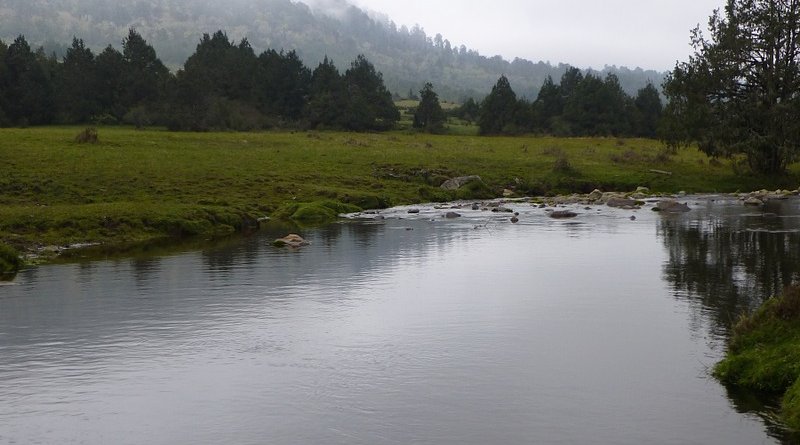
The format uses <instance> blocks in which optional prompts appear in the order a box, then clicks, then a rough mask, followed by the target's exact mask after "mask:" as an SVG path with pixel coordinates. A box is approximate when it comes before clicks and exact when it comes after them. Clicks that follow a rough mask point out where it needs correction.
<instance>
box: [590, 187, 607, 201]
mask: <svg viewBox="0 0 800 445" xmlns="http://www.w3.org/2000/svg"><path fill="white" fill-rule="evenodd" d="M587 198H588V199H589V200H590V201H599V200H601V199H603V192H601V191H600V190H598V189H594V190H592V193H589V195H588V196H587Z"/></svg>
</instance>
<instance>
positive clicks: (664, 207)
mask: <svg viewBox="0 0 800 445" xmlns="http://www.w3.org/2000/svg"><path fill="white" fill-rule="evenodd" d="M690 210H692V209H690V208H689V205H688V204H686V203H680V202H678V201H675V200H674V199H662V200H661V201H659V202H658V204H656V206H655V207H653V211H654V212H667V213H682V212H688V211H690Z"/></svg>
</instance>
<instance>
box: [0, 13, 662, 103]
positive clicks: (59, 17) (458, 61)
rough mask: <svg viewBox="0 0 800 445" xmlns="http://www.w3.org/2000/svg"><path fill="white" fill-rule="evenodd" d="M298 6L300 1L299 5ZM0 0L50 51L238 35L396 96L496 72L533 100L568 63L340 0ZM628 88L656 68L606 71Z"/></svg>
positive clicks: (483, 90)
mask: <svg viewBox="0 0 800 445" xmlns="http://www.w3.org/2000/svg"><path fill="white" fill-rule="evenodd" d="M307 3H308V4H307ZM307 3H301V2H292V1H290V0H227V1H225V2H220V1H217V0H131V1H128V2H116V1H110V0H5V1H4V2H3V5H0V39H2V40H4V41H5V42H7V43H8V42H9V41H11V40H13V39H14V38H15V37H17V36H18V35H20V34H21V35H24V36H25V37H26V38H27V40H28V41H29V42H31V44H32V45H35V46H39V45H42V46H44V48H45V51H46V52H47V53H48V54H50V53H53V52H55V53H56V54H57V55H59V56H60V55H61V54H63V51H64V50H65V48H66V47H67V46H68V45H69V44H70V43H71V41H72V38H73V36H74V37H78V38H81V39H84V40H85V41H86V44H87V45H88V46H89V47H91V48H93V49H94V50H96V51H97V50H101V49H102V48H103V47H105V46H107V45H108V44H112V45H114V46H115V47H117V48H119V46H120V43H121V41H122V39H123V37H125V36H126V35H127V33H128V29H129V28H135V29H136V30H137V31H138V32H139V33H140V34H141V35H142V36H143V37H144V38H145V39H147V40H148V42H149V43H151V44H152V45H153V47H155V49H156V51H157V52H158V56H159V57H160V58H161V59H162V60H163V61H164V62H165V63H166V64H167V65H168V66H170V67H172V68H173V69H177V68H180V67H182V66H183V63H184V62H185V61H186V58H187V57H188V56H189V55H190V54H192V53H193V52H194V50H195V48H196V46H197V43H198V42H199V40H200V38H201V36H202V34H203V33H213V32H214V31H216V30H224V31H225V32H226V33H227V35H228V36H229V37H230V38H231V39H236V40H239V39H242V38H247V39H248V41H249V42H250V44H251V45H252V46H253V48H255V49H256V50H257V51H261V50H265V49H269V48H272V49H277V50H280V49H285V50H292V49H295V50H297V53H298V54H299V56H300V57H301V59H302V60H303V61H304V62H305V64H306V65H308V66H310V67H315V66H316V65H317V64H318V63H319V62H321V61H322V60H323V58H324V57H325V56H326V55H327V56H328V57H329V58H330V59H332V60H333V62H334V63H335V64H336V66H337V67H338V68H339V69H340V70H343V69H345V68H347V65H348V64H349V63H350V61H351V60H353V59H354V58H355V57H356V56H357V55H358V54H364V55H365V56H366V57H367V58H368V59H369V60H370V61H372V62H373V63H374V65H375V67H376V68H377V69H378V70H379V71H381V72H383V75H384V79H385V82H386V86H387V87H388V88H389V90H391V91H392V92H394V93H395V94H399V95H401V96H405V95H407V94H408V92H409V91H413V92H417V91H419V89H420V88H422V86H423V84H424V83H425V82H432V83H433V84H434V86H435V87H436V90H437V91H438V92H439V94H440V96H441V97H442V98H444V99H448V100H462V99H463V98H465V97H476V98H480V97H482V96H484V95H485V94H487V93H488V92H489V91H490V89H491V87H492V85H494V83H495V82H496V81H497V79H498V78H499V77H500V76H501V75H506V76H507V77H508V79H509V81H510V82H511V84H512V85H513V87H514V90H515V91H517V93H518V94H519V95H520V96H524V97H527V98H529V99H535V98H536V94H537V93H538V90H539V88H540V87H541V85H542V83H543V82H544V80H545V78H546V77H547V76H548V75H550V76H552V77H553V79H555V80H556V81H558V80H559V79H560V78H561V76H562V74H563V73H564V72H565V71H566V69H567V68H568V65H565V64H558V65H552V64H550V63H546V62H541V61H539V62H531V61H528V60H523V59H515V60H513V61H511V62H509V61H507V60H504V59H503V58H501V57H499V56H494V57H486V56H483V55H481V54H479V53H478V52H476V51H474V50H471V49H469V48H467V47H465V46H464V45H461V44H459V43H458V42H450V41H448V40H447V39H446V36H442V35H440V34H436V35H434V36H429V35H427V34H426V32H425V31H424V30H423V29H421V28H419V27H416V26H415V27H412V28H410V29H409V28H407V27H406V26H399V27H398V26H397V25H396V24H395V23H393V22H392V21H391V20H390V19H389V18H388V17H386V16H382V15H380V14H376V13H372V12H369V11H364V10H362V9H359V8H357V7H355V6H353V5H351V4H349V3H348V2H347V1H345V0H309V1H308V2H307ZM607 72H612V73H614V74H616V75H617V77H618V78H619V80H620V84H621V86H622V88H623V89H624V90H625V91H626V92H628V93H629V94H634V93H635V92H636V91H637V90H638V89H640V88H642V87H644V86H645V85H646V84H647V82H648V81H649V82H652V83H653V84H655V85H657V86H660V84H661V82H662V80H663V73H658V72H655V71H645V70H642V69H639V68H636V69H628V68H618V67H606V68H605V69H603V70H602V71H600V74H601V75H604V74H605V73H607Z"/></svg>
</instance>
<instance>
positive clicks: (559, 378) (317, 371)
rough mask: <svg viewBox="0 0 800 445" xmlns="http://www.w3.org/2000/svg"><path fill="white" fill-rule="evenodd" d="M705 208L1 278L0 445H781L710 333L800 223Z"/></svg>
mask: <svg viewBox="0 0 800 445" xmlns="http://www.w3.org/2000/svg"><path fill="white" fill-rule="evenodd" d="M698 202H699V205H694V207H696V210H695V211H693V212H692V213H690V214H687V215H676V216H669V215H658V214H656V213H654V212H651V211H650V210H649V209H647V208H645V209H642V210H638V211H630V210H615V209H609V208H606V207H592V208H590V209H585V208H584V207H583V206H574V207H571V208H573V209H574V210H576V211H577V212H578V213H579V215H578V216H577V217H576V218H574V219H570V220H554V219H552V218H549V217H548V216H547V213H546V212H545V210H544V209H539V208H535V207H533V206H530V205H528V204H509V205H508V206H509V207H510V208H512V209H513V210H515V211H518V212H519V213H520V216H519V218H520V222H519V223H518V224H511V223H510V221H509V218H510V216H511V215H509V214H495V213H491V212H480V211H476V212H473V211H472V210H469V209H468V208H465V209H457V210H454V211H457V212H459V213H461V214H462V215H463V216H462V218H458V219H453V220H446V219H444V218H441V217H440V215H441V213H442V212H445V211H447V210H442V211H434V210H433V209H428V208H422V211H421V213H420V214H416V215H411V214H408V213H407V208H403V209H397V210H396V211H393V212H384V213H383V214H381V215H380V216H382V217H383V218H385V219H381V220H377V219H373V220H371V221H367V222H355V221H353V222H343V223H340V224H334V225H331V226H329V227H325V228H322V229H318V230H310V231H304V232H303V233H302V235H303V236H305V237H307V238H308V239H309V240H310V241H311V242H312V244H311V246H309V247H308V248H305V249H301V250H288V249H283V250H282V249H276V248H273V247H271V246H270V241H271V240H272V239H274V238H275V237H277V236H279V235H280V236H282V235H285V232H283V231H281V232H275V233H272V232H270V230H269V229H267V230H265V231H264V232H263V233H260V234H258V235H256V236H253V237H250V238H248V239H242V240H239V241H233V242H228V243H225V244H221V245H219V246H217V247H213V248H208V249H205V250H203V251H195V252H186V253H180V254H174V255H170V256H163V257H155V258H153V257H151V258H138V259H126V260H117V261H105V262H95V263H87V264H75V265H63V266H50V267H40V268H35V269H29V270H26V271H24V272H22V273H21V274H20V276H19V277H18V278H17V280H16V281H15V282H14V285H11V286H3V287H2V288H0V400H4V401H10V402H9V403H4V404H2V405H1V406H0V442H8V441H12V440H16V441H18V442H35V441H41V442H60V443H69V442H83V443H107V442H108V438H109V437H114V442H116V443H187V442H191V443H219V442H234V443H279V444H280V443H320V442H323V441H324V442H326V443H347V444H350V443H522V442H525V443H528V442H530V441H532V440H533V441H535V442H543V443H556V442H563V443H619V444H624V443H631V444H633V443H636V444H638V443H704V444H705V443H720V444H723V443H724V444H730V443H748V444H749V443H762V442H767V443H769V439H768V438H767V436H766V434H765V433H764V431H763V430H764V426H763V425H762V424H761V423H760V422H759V421H758V420H757V419H755V418H753V417H750V416H743V415H740V414H738V413H736V412H735V411H734V410H733V409H731V407H730V401H729V400H728V399H727V397H726V396H725V393H724V391H723V389H722V388H721V387H720V386H719V385H718V384H716V382H714V381H713V380H711V379H709V378H708V376H707V375H706V368H705V367H706V366H707V365H710V364H712V363H713V362H714V361H716V360H717V359H718V358H719V356H720V355H721V353H722V350H721V349H720V348H719V346H720V343H719V341H718V340H715V339H718V338H719V337H712V339H711V341H709V339H708V338H705V337H706V335H707V333H708V332H711V333H712V334H713V335H714V336H717V335H721V334H722V333H724V328H725V327H726V324H725V323H726V322H725V317H726V316H727V314H730V313H732V311H735V310H738V309H740V308H743V307H749V306H750V305H752V304H753V302H752V299H753V297H752V295H749V294H747V293H746V292H745V291H744V290H742V289H740V288H741V287H745V288H746V289H747V291H748V292H749V291H750V290H752V289H754V288H758V287H759V286H761V285H762V284H764V283H767V281H769V280H766V279H760V278H758V277H757V276H758V274H759V273H762V272H763V273H767V271H770V270H774V268H772V269H771V267H772V266H773V265H777V266H778V269H781V268H782V269H781V270H785V271H789V270H792V267H794V266H792V265H789V266H787V265H786V264H787V263H786V261H787V260H788V261H794V260H793V258H794V257H792V254H791V253H790V252H789V251H788V250H787V251H786V252H784V253H785V254H786V255H787V256H786V257H784V258H777V259H775V260H774V261H766V260H759V259H758V257H757V256H755V257H754V256H753V255H754V253H757V252H764V251H765V249H764V247H765V246H766V247H769V249H767V251H772V250H770V249H778V246H779V244H780V243H777V242H772V241H770V239H769V236H772V235H774V234H757V233H755V234H754V233H751V232H748V230H750V229H755V228H759V227H760V228H771V229H770V230H774V229H775V228H776V224H778V222H780V224H783V226H782V227H784V228H785V227H787V226H786V224H788V223H787V221H793V222H792V223H794V222H796V220H792V219H791V218H772V219H770V220H769V221H766V220H765V221H760V220H757V218H755V217H754V216H747V217H743V216H742V215H745V214H752V213H753V210H752V209H745V208H742V207H740V206H735V205H729V204H724V203H717V202H714V203H712V202H710V201H705V200H698ZM787 205H789V207H790V208H793V209H796V206H795V203H794V202H792V203H791V204H789V203H787ZM793 206H794V207H793ZM779 210H780V209H779ZM776 213H778V212H776ZM631 216H636V219H635V220H631V219H630V217H631ZM370 218H375V215H372V216H370ZM401 218H402V219H401ZM748 233H750V235H748ZM781 236H784V235H781ZM786 236H789V235H786ZM764 237H766V238H764ZM721 240H728V241H730V242H731V243H732V244H731V243H727V244H726V243H725V242H722V241H721ZM739 242H742V246H744V247H736V248H735V249H734V250H733V252H734V253H732V254H728V255H725V254H723V253H722V252H721V251H720V250H719V249H721V248H723V247H726V246H728V245H729V244H730V245H735V246H739V244H738V243H739ZM795 245H796V244H795ZM775 252H777V254H780V252H781V251H780V250H775ZM701 260H702V261H701ZM794 271H795V272H796V269H794ZM767 275H769V276H770V277H775V276H778V275H780V274H778V275H775V274H774V273H772V274H771V275H770V274H769V273H767ZM720 279H723V280H727V281H724V282H722V283H720V282H719V280H720ZM725 292H728V293H727V294H726V293H725ZM676 296H677V297H678V298H677V300H676V299H675V297H676ZM687 328H688V329H687Z"/></svg>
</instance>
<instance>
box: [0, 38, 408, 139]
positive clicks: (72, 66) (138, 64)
mask: <svg viewBox="0 0 800 445" xmlns="http://www.w3.org/2000/svg"><path fill="white" fill-rule="evenodd" d="M399 119H400V114H399V112H398V110H397V108H396V107H395V105H394V103H393V101H392V95H391V93H390V92H389V91H388V90H387V89H386V87H385V85H384V83H383V77H382V74H381V73H379V72H377V71H376V70H375V67H374V66H373V65H372V64H371V63H370V62H369V61H368V60H367V59H366V58H365V57H364V56H358V57H357V58H356V59H355V60H354V61H353V62H352V63H351V65H350V67H349V68H348V69H347V70H346V71H345V72H344V73H343V74H342V73H340V72H339V71H338V69H337V68H336V67H335V66H334V64H333V62H332V61H330V60H328V59H327V58H326V59H325V60H324V61H323V62H322V63H320V64H319V66H318V67H317V68H316V69H314V70H313V71H312V70H310V69H309V68H307V67H306V66H304V65H303V63H302V62H301V61H300V59H299V58H298V56H297V54H296V52H294V51H289V52H284V51H275V50H267V51H264V52H263V53H261V54H259V55H256V53H255V51H254V50H253V48H252V47H251V46H250V44H249V43H248V41H247V39H243V40H241V41H240V42H239V43H238V44H235V43H234V42H231V41H230V40H228V37H227V36H226V34H225V33H224V32H222V31H218V32H216V33H214V34H213V35H208V34H205V35H203V37H202V39H201V40H200V42H199V43H198V45H197V49H196V51H195V53H194V54H192V55H191V56H190V57H189V58H188V59H187V60H186V63H185V64H184V66H183V68H182V69H180V70H178V72H177V73H175V74H173V73H171V72H170V71H169V69H167V67H166V66H165V65H164V64H163V63H162V62H161V60H160V59H159V58H158V56H157V54H156V51H155V50H154V49H153V47H152V46H151V45H150V44H148V43H147V41H145V40H144V39H143V38H142V36H141V35H140V34H139V33H137V32H136V30H134V29H131V30H130V31H129V33H128V36H127V37H125V39H124V40H123V42H122V51H121V52H120V51H118V50H116V49H115V48H113V47H112V46H110V45H109V46H108V47H106V48H105V49H104V50H103V51H102V52H101V53H99V54H97V55H95V54H94V53H93V52H92V51H91V49H89V48H87V47H86V45H85V44H84V42H83V41H82V40H81V39H78V38H74V39H73V41H72V45H71V46H70V47H69V48H68V49H67V51H66V53H65V55H64V57H63V59H62V60H60V61H59V60H57V59H56V57H55V56H47V55H46V54H45V53H44V51H43V50H42V49H41V48H40V49H39V50H35V51H34V50H32V49H31V47H30V45H29V44H28V43H27V41H26V40H25V38H24V37H23V36H20V37H18V38H17V39H15V40H14V42H13V43H12V44H10V45H8V46H6V45H5V44H4V43H3V42H1V41H0V125H6V126H7V125H43V124H52V123H62V124H78V123H118V122H122V123H127V124H132V125H136V126H144V125H151V124H153V125H163V126H166V127H168V128H170V129H173V130H196V131H205V130H215V129H233V130H253V129H260V128H268V127H273V126H282V125H295V126H296V125H303V126H305V127H307V128H339V129H346V130H354V131H367V130H385V129H389V128H391V127H392V126H393V125H394V124H395V123H396V122H397V121H398V120H399Z"/></svg>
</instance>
